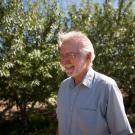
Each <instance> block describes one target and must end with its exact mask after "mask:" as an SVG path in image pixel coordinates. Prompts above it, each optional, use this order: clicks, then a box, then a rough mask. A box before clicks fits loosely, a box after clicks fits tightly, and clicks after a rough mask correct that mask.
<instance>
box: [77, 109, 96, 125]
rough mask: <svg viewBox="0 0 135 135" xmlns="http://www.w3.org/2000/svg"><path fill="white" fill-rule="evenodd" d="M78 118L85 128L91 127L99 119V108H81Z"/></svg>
mask: <svg viewBox="0 0 135 135" xmlns="http://www.w3.org/2000/svg"><path fill="white" fill-rule="evenodd" d="M78 115H79V116H78V117H79V120H80V123H82V124H84V125H85V126H87V125H89V126H90V125H91V126H93V124H95V123H96V119H97V108H96V107H80V108H79V109H78Z"/></svg>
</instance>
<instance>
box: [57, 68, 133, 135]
mask: <svg viewBox="0 0 135 135" xmlns="http://www.w3.org/2000/svg"><path fill="white" fill-rule="evenodd" d="M56 112H57V118H58V128H59V135H128V134H130V133H132V129H131V127H130V124H129V122H128V119H127V116H126V113H125V108H124V105H123V98H122V94H121V92H120V90H119V88H118V87H117V84H116V82H115V81H114V80H113V79H111V78H110V77H107V76H105V75H103V74H100V73H98V72H95V71H94V70H93V69H92V68H90V69H89V71H88V72H87V74H86V75H85V77H84V79H83V81H82V82H81V83H80V85H77V86H75V85H74V80H73V79H72V78H71V77H69V78H67V79H66V80H64V81H63V82H62V83H61V85H60V89H59V93H58V103H57V111H56Z"/></svg>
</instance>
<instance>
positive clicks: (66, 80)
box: [60, 77, 71, 86]
mask: <svg viewBox="0 0 135 135" xmlns="http://www.w3.org/2000/svg"><path fill="white" fill-rule="evenodd" d="M70 82H71V77H68V78H66V79H64V80H63V81H62V82H61V84H60V85H61V86H62V85H66V84H69V83H70Z"/></svg>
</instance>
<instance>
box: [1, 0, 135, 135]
mask: <svg viewBox="0 0 135 135" xmlns="http://www.w3.org/2000/svg"><path fill="white" fill-rule="evenodd" d="M71 30H79V31H82V32H84V33H86V35H87V36H88V37H89V38H90V40H91V42H92V43H93V46H94V48H95V53H96V59H95V61H94V65H93V68H94V69H95V70H96V71H99V72H101V73H104V74H106V75H108V76H111V77H112V78H114V79H115V80H116V82H117V84H118V86H119V88H120V90H121V92H122V94H123V99H124V104H125V109H126V113H127V116H128V119H129V121H130V123H131V126H132V129H133V130H134V131H135V1H134V0H1V1H0V134H1V135H54V134H55V130H56V127H57V120H56V113H55V109H56V105H57V102H56V99H57V92H58V88H59V84H60V82H61V81H62V80H63V79H65V78H66V77H67V76H66V75H65V73H63V72H62V70H61V68H60V63H59V51H58V43H57V35H58V32H61V31H62V32H68V31H71Z"/></svg>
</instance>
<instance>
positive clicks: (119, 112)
mask: <svg viewBox="0 0 135 135" xmlns="http://www.w3.org/2000/svg"><path fill="white" fill-rule="evenodd" d="M108 89H109V95H108V104H107V122H108V126H109V128H110V132H111V133H112V135H128V134H130V133H132V129H131V127H130V124H129V121H128V119H127V116H126V113H125V108H124V104H123V97H122V94H121V91H120V90H119V88H118V87H117V84H113V85H110V86H108Z"/></svg>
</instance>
